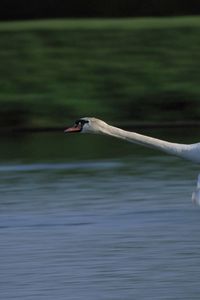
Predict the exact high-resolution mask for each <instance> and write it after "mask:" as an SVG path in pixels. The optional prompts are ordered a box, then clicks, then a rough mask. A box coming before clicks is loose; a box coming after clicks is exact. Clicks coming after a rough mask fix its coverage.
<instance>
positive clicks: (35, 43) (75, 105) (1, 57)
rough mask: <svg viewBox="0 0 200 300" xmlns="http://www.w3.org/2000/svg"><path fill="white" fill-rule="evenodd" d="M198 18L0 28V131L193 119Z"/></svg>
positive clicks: (199, 70)
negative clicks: (92, 120) (99, 121)
mask: <svg viewBox="0 0 200 300" xmlns="http://www.w3.org/2000/svg"><path fill="white" fill-rule="evenodd" d="M199 36H200V17H177V18H140V19H119V20H106V19H105V20H48V21H23V22H2V23H0V70H1V72H0V107H1V109H0V125H1V127H16V126H17V127H26V126H62V125H63V124H65V123H66V121H67V120H69V119H72V118H77V117H79V116H85V115H92V116H96V117H100V118H103V119H105V120H108V121H118V122H119V121H126V122H134V121H136V122H138V121H141V122H143V121H145V122H152V121H154V122H162V121H169V122H177V121H190V120H198V119H199V117H200V107H199V99H200V84H199V83H200V82H199V78H200V38H199Z"/></svg>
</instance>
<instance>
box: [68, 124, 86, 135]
mask: <svg viewBox="0 0 200 300" xmlns="http://www.w3.org/2000/svg"><path fill="white" fill-rule="evenodd" d="M81 130H82V127H81V125H76V124H75V125H74V126H73V127H69V128H66V129H65V130H64V132H65V133H73V132H80V131H81Z"/></svg>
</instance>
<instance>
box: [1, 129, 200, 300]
mask: <svg viewBox="0 0 200 300" xmlns="http://www.w3.org/2000/svg"><path fill="white" fill-rule="evenodd" d="M147 133H148V134H151V135H153V136H157V137H159V136H162V135H163V134H164V136H165V137H166V138H168V139H171V140H177V141H178V140H179V141H183V138H182V140H180V138H179V139H178V137H180V136H184V140H185V141H186V142H190V140H193V141H194V142H195V141H196V140H197V137H195V136H194V137H187V135H186V134H185V132H184V134H183V132H182V131H175V133H174V131H173V132H172V131H170V132H163V131H162V132H160V131H154V132H153V131H152V132H150V131H149V132H147ZM197 174H198V167H197V166H195V165H193V164H191V163H189V162H186V161H183V160H180V159H178V158H173V157H170V156H167V155H163V154H161V153H160V152H156V151H153V150H150V149H144V148H141V147H138V146H135V145H132V144H129V143H125V142H123V141H118V140H115V139H112V138H106V137H101V136H89V135H88V136H87V135H67V136H65V135H64V134H62V133H56V134H51V133H47V134H44V133H41V134H27V135H22V134H18V135H13V136H2V137H1V149H0V270H1V272H0V299H3V300H4V299H6V300H8V299H20V300H33V299H48V300H53V299H59V300H62V299H63V300H64V299H70V300H75V299H76V300H79V299H80V300H94V299H95V300H111V299H112V300H118V299H119V300H122V299H123V300H133V299H140V300H143V299H159V300H160V299H174V300H177V299H181V300H183V299H188V300H193V299H199V297H200V284H199V282H200V233H199V232H200V231H199V226H200V209H199V207H198V206H194V205H193V204H192V202H191V194H192V191H193V190H194V188H195V185H196V178H197Z"/></svg>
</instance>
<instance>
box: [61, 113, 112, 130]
mask: <svg viewBox="0 0 200 300" xmlns="http://www.w3.org/2000/svg"><path fill="white" fill-rule="evenodd" d="M106 125H107V124H106V123H105V122H104V121H102V120H99V119H96V118H88V117H85V118H80V119H78V120H76V121H75V123H74V125H73V126H72V127H69V128H67V129H65V131H64V132H65V133H76V132H81V133H103V132H104V128H105V127H106Z"/></svg>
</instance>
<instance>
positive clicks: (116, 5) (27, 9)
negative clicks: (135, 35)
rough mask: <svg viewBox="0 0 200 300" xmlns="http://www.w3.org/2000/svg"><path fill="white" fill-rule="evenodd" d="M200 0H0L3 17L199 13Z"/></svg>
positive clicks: (82, 16) (43, 17)
mask: <svg viewBox="0 0 200 300" xmlns="http://www.w3.org/2000/svg"><path fill="white" fill-rule="evenodd" d="M199 13H200V1H199V0H191V1H188V0H182V1H180V0H160V1H159V0H148V1H141V0H115V1H109V0H106V1H105V0H103V1H102V0H95V1H94V0H93V1H92V0H73V1H61V0H48V1H41V0H40V1H39V0H35V1H30V2H29V1H27V0H12V1H11V0H1V4H0V20H23V19H24V20H26V19H48V18H74V17H76V18H95V17H99V18H107V17H109V18H110V17H113V18H115V17H118V18H119V17H140V16H175V15H197V14H199Z"/></svg>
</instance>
